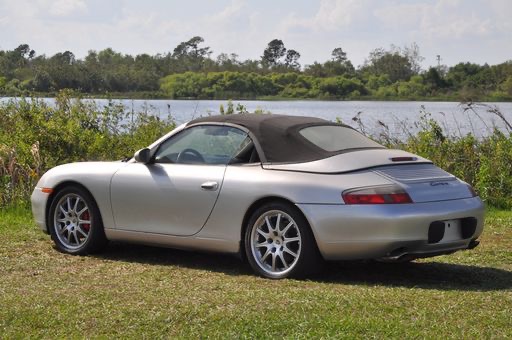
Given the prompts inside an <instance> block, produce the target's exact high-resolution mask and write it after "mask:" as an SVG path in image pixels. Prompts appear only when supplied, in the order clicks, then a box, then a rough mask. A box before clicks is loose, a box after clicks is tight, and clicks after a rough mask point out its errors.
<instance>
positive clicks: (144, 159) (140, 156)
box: [133, 148, 151, 164]
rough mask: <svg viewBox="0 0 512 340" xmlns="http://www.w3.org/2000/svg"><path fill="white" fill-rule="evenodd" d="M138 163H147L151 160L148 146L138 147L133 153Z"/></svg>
mask: <svg viewBox="0 0 512 340" xmlns="http://www.w3.org/2000/svg"><path fill="white" fill-rule="evenodd" d="M133 158H135V160H136V161H137V162H138V163H144V164H147V163H149V161H150V160H151V151H150V150H149V149H148V148H144V149H140V150H139V151H137V152H136V153H135V155H133Z"/></svg>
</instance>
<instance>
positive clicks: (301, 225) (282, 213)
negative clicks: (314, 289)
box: [245, 202, 320, 279]
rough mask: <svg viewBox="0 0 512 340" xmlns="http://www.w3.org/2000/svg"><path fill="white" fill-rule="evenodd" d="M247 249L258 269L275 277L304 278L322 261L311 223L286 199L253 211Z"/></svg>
mask: <svg viewBox="0 0 512 340" xmlns="http://www.w3.org/2000/svg"><path fill="white" fill-rule="evenodd" d="M245 252H246V255H247V259H248V261H249V263H250V265H251V267H252V268H253V269H254V271H256V273H258V274H259V275H261V276H264V277H267V278H272V279H282V278H286V277H304V276H306V275H308V274H311V273H312V272H313V271H314V270H315V269H317V268H318V267H317V266H316V264H317V263H318V262H319V261H320V256H319V253H318V249H317V247H316V243H315V239H314V237H313V234H312V232H311V230H310V227H309V224H308V222H307V221H306V219H305V218H304V216H303V215H302V214H301V213H300V211H298V209H297V208H296V207H294V206H293V205H291V204H287V203H282V202H274V203H268V204H265V205H263V206H261V207H260V208H259V209H257V210H256V211H255V212H254V213H253V214H252V216H251V218H250V219H249V223H248V225H247V228H246V233H245Z"/></svg>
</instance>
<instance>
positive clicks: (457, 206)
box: [297, 197, 484, 260]
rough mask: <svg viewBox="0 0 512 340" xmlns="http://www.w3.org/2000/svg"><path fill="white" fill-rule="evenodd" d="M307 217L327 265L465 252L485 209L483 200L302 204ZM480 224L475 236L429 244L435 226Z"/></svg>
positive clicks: (480, 228) (451, 238) (452, 238)
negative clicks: (458, 222)
mask: <svg viewBox="0 0 512 340" xmlns="http://www.w3.org/2000/svg"><path fill="white" fill-rule="evenodd" d="M297 206H298V207H299V208H300V209H301V210H302V211H303V212H304V215H305V216H306V217H307V219H308V221H309V223H310V225H311V227H312V230H313V234H314V235H315V238H316V241H317V244H318V248H319V250H320V253H321V254H322V256H323V257H324V258H325V259H326V260H355V259H375V258H389V257H397V256H402V255H408V256H410V257H413V258H414V257H429V256H435V255H440V254H444V253H450V252H453V251H456V250H461V249H466V248H468V247H469V246H470V242H471V240H474V239H476V238H478V237H479V236H480V234H481V233H482V230H483V222H484V205H483V203H482V201H481V200H480V199H479V198H478V197H474V198H467V199H459V200H451V201H442V202H428V203H414V204H394V205H343V204H340V205H319V204H297ZM467 218H474V219H476V226H475V228H474V232H472V233H471V235H466V237H465V238H463V237H462V236H461V237H459V238H454V237H453V235H450V236H446V237H443V238H441V240H439V241H437V242H432V240H430V242H429V229H430V226H431V224H432V223H433V222H436V221H450V220H462V219H467Z"/></svg>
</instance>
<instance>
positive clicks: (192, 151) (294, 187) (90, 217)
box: [32, 114, 484, 278]
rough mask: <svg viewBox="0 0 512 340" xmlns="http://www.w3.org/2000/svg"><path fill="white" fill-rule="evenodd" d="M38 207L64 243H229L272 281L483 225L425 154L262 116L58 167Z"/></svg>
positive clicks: (91, 246) (467, 234)
mask: <svg viewBox="0 0 512 340" xmlns="http://www.w3.org/2000/svg"><path fill="white" fill-rule="evenodd" d="M32 211H33V214H34V217H35V220H36V221H37V223H38V225H39V226H40V227H41V228H42V229H43V230H44V231H45V232H46V233H48V234H50V235H51V237H52V239H53V241H54V242H55V244H56V247H57V248H58V249H59V250H61V251H63V252H65V253H69V254H88V253H93V252H96V251H99V250H100V249H101V248H103V247H104V246H105V245H106V243H107V240H116V241H128V242H141V243H145V244H151V245H160V246H168V247H174V248H182V249H197V250H204V251H217V252H225V253H236V254H240V255H241V256H242V257H244V258H246V259H247V260H248V262H249V263H250V265H251V266H252V268H253V269H254V271H255V272H256V273H258V274H259V275H262V276H264V277H268V278H285V277H298V276H304V275H307V274H308V273H310V272H311V271H312V270H314V269H315V268H317V267H318V266H317V265H316V264H317V263H319V261H321V260H322V259H325V260H352V259H378V260H383V261H408V260H413V259H415V258H420V257H430V256H435V255H440V254H448V253H452V252H454V251H457V250H461V249H472V248H474V247H475V246H477V245H478V241H477V238H478V237H479V235H480V234H481V233H482V229H483V222H484V216H483V215H484V207H483V204H482V201H481V200H480V198H479V197H478V196H477V195H476V193H475V192H474V191H473V189H472V188H471V187H470V186H469V185H468V184H467V183H465V182H463V181H461V180H459V179H458V178H456V177H455V176H453V175H451V174H449V173H447V172H445V171H443V170H442V169H440V168H438V167H436V166H435V165H434V164H432V162H430V161H429V160H427V159H424V158H422V157H420V156H417V155H414V154H411V153H408V152H405V151H400V150H390V149H387V148H385V147H383V146H382V145H380V144H378V143H376V142H374V141H372V140H370V139H368V138H366V137H365V136H363V135H362V134H360V133H358V132H357V131H355V130H354V129H352V128H350V127H348V126H344V125H341V124H335V123H332V122H329V121H325V120H322V119H318V118H311V117H294V116H284V115H256V114H240V115H226V116H213V117H205V118H199V119H196V120H193V121H191V122H188V123H186V124H183V125H181V126H179V127H177V128H176V129H174V130H173V131H171V132H170V133H168V134H167V135H165V136H163V137H162V138H160V139H159V140H157V141H156V142H154V143H153V144H151V145H150V146H148V147H147V148H144V149H142V150H139V151H137V152H136V153H135V156H134V157H133V159H131V160H128V161H125V162H120V161H119V162H88V163H73V164H65V165H61V166H58V167H56V168H53V169H51V170H50V171H48V172H47V173H46V174H45V175H44V176H43V177H42V178H41V179H40V180H39V182H38V184H37V186H36V188H35V189H34V192H33V194H32Z"/></svg>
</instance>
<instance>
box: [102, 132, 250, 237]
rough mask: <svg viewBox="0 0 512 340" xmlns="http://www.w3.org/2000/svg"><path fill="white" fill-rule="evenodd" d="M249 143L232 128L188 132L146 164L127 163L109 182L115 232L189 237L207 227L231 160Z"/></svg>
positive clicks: (162, 146) (173, 138)
mask: <svg viewBox="0 0 512 340" xmlns="http://www.w3.org/2000/svg"><path fill="white" fill-rule="evenodd" d="M248 143H250V138H249V137H248V136H247V133H246V132H244V131H242V130H240V129H237V128H235V127H231V126H221V125H198V126H192V127H189V128H187V129H185V130H183V131H181V132H179V133H178V134H176V135H173V136H171V137H170V138H169V139H168V140H166V141H164V142H163V143H161V144H160V145H159V146H158V148H157V150H156V152H155V154H154V156H153V158H152V159H153V161H152V162H150V163H149V164H142V163H136V162H135V163H131V164H129V165H127V166H126V167H124V168H122V169H120V170H119V171H118V172H117V173H116V174H115V175H114V176H113V178H112V181H111V201H112V211H113V215H114V219H115V222H116V228H118V229H122V230H129V231H140V232H150V233H160V234H167V235H178V236H189V235H193V234H195V233H197V232H198V231H199V230H201V228H202V227H203V225H204V224H205V223H206V221H207V219H208V217H209V215H210V213H211V211H212V209H213V207H214V206H215V202H216V201H217V197H218V195H219V192H220V189H221V187H222V182H223V179H224V172H225V170H226V166H227V164H228V163H229V162H230V160H231V159H232V158H233V157H234V156H235V155H236V154H237V153H238V152H239V150H241V149H243V147H244V146H245V145H247V144H248Z"/></svg>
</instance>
